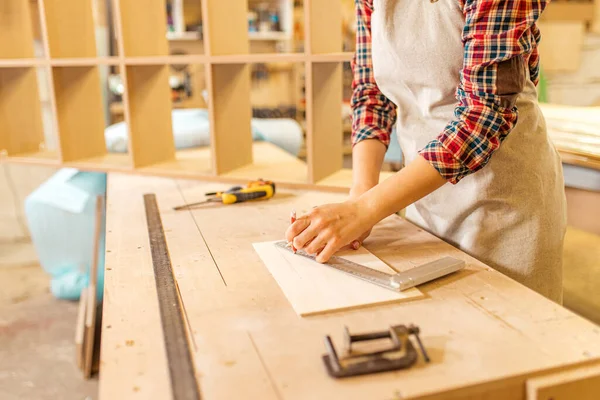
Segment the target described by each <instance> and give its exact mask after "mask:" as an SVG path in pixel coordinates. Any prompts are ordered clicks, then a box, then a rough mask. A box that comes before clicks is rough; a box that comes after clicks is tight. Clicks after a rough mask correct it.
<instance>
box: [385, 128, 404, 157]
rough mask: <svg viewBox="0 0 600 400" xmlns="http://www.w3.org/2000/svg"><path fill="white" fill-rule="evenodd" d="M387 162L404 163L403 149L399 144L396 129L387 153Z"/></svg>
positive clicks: (393, 130) (393, 131)
mask: <svg viewBox="0 0 600 400" xmlns="http://www.w3.org/2000/svg"><path fill="white" fill-rule="evenodd" d="M384 160H385V162H394V163H400V162H402V149H401V148H400V144H399V143H398V136H397V135H396V128H394V129H392V134H391V136H390V145H389V146H388V149H387V152H386V153H385V158H384Z"/></svg>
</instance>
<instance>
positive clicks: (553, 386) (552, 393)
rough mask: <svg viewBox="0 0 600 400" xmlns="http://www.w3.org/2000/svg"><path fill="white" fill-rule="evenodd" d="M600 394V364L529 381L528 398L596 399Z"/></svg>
mask: <svg viewBox="0 0 600 400" xmlns="http://www.w3.org/2000/svg"><path fill="white" fill-rule="evenodd" d="M599 394H600V366H598V365H597V366H589V367H582V368H577V369H574V370H571V371H566V372H564V371H563V372H557V373H554V374H551V375H546V376H541V377H539V378H533V379H529V380H528V381H527V400H548V399H554V400H561V399H565V400H566V399H577V400H596V399H597V398H598V395H599Z"/></svg>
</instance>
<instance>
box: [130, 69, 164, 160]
mask: <svg viewBox="0 0 600 400" xmlns="http://www.w3.org/2000/svg"><path fill="white" fill-rule="evenodd" d="M125 75H126V78H125V79H126V81H127V98H126V100H125V101H126V106H125V115H126V120H127V121H128V124H127V131H128V134H129V144H130V146H129V149H131V150H130V151H131V154H132V158H133V164H134V165H135V166H136V167H146V166H148V165H152V164H156V163H159V162H164V161H170V160H173V159H174V158H175V142H174V139H173V127H172V121H171V107H172V102H171V99H170V91H171V89H170V88H169V68H168V67H167V66H165V65H144V66H141V65H140V66H128V67H127V68H126V72H125ZM150 135H151V136H150ZM150 137H151V138H152V139H151V140H149V138H150Z"/></svg>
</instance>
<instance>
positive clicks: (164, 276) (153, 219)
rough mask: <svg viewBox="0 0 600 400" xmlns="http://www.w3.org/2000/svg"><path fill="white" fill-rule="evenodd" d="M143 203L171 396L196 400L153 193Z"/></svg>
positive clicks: (186, 342) (197, 394)
mask: <svg viewBox="0 0 600 400" xmlns="http://www.w3.org/2000/svg"><path fill="white" fill-rule="evenodd" d="M144 206H145V208H146V221H147V224H148V237H149V239H150V249H151V252H152V264H153V267H154V280H155V282H156V292H157V295H158V305H159V308H160V319H161V324H162V329H163V335H164V338H165V348H166V350H167V362H168V363H169V376H170V379H171V391H172V393H173V400H198V399H200V391H199V389H198V382H197V380H196V374H195V371H194V363H193V361H192V354H191V351H190V343H189V340H188V336H187V329H186V325H185V320H184V311H183V308H182V305H181V298H180V296H179V289H178V287H177V282H176V281H175V278H174V276H173V267H172V266H171V259H170V257H169V249H168V248H167V241H166V239H165V232H164V230H163V226H162V221H161V218H160V213H159V211H158V206H157V204H156V196H155V195H154V194H146V195H144Z"/></svg>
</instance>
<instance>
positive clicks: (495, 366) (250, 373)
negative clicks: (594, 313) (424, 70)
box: [100, 174, 600, 400]
mask: <svg viewBox="0 0 600 400" xmlns="http://www.w3.org/2000/svg"><path fill="white" fill-rule="evenodd" d="M228 186H229V185H227V184H217V183H214V182H213V183H211V182H197V181H175V180H173V179H161V178H142V177H134V176H126V175H119V174H111V175H110V176H109V182H108V196H109V198H108V215H107V224H108V232H107V258H106V275H105V302H104V315H103V316H104V318H105V320H104V322H103V326H102V335H103V337H102V352H101V371H100V400H107V399H123V400H127V399H137V398H148V399H164V398H168V394H167V393H169V390H170V386H169V382H168V370H167V364H166V359H165V355H164V345H163V342H162V340H163V339H162V331H161V330H160V319H159V314H158V307H157V301H156V290H155V288H154V277H153V275H152V264H151V261H150V253H149V249H148V245H147V243H148V237H147V231H146V220H145V215H144V209H143V205H142V204H143V201H142V195H143V194H144V193H156V195H157V198H158V205H159V208H160V211H161V217H162V219H163V225H164V228H165V234H166V239H167V245H168V247H169V254H170V257H171V261H172V263H173V268H174V274H175V277H176V279H177V283H178V286H179V288H180V292H181V298H182V303H183V305H184V307H185V309H186V314H187V316H188V322H189V327H190V331H191V332H192V338H193V347H194V349H195V351H194V361H195V368H196V370H197V371H198V374H197V378H198V382H199V386H200V390H201V392H202V397H203V398H205V399H230V398H231V399H237V398H249V399H254V398H257V399H292V400H295V399H314V398H336V399H337V398H343V399H365V398H368V399H394V398H395V399H398V398H403V399H404V400H408V399H419V400H423V399H427V400H441V399H480V398H486V399H494V400H496V399H499V400H500V399H501V400H523V399H524V397H525V385H526V382H527V380H529V379H531V378H534V377H538V376H543V375H546V374H551V373H556V372H563V371H564V372H568V371H570V370H572V369H574V368H577V367H579V366H582V365H589V366H591V365H599V364H600V328H598V326H597V325H594V324H593V323H591V322H589V321H587V320H585V319H583V318H581V317H579V316H577V315H575V314H574V313H572V312H570V311H568V310H566V309H564V308H562V307H560V306H558V305H556V304H554V303H552V302H550V301H548V300H546V299H545V298H543V297H542V296H540V295H538V294H536V293H534V292H532V291H531V290H529V289H527V288H525V287H523V286H522V285H520V284H518V283H516V282H514V281H512V280H511V279H509V278H507V277H505V276H503V275H501V274H500V273H498V272H496V271H494V270H493V269H491V268H489V267H487V266H485V265H484V264H482V263H480V262H478V261H477V260H475V259H473V258H472V257H469V256H468V255H466V254H464V253H462V252H461V251H460V250H458V249H456V248H454V247H452V246H450V245H449V244H446V243H444V242H442V241H441V240H440V239H438V238H436V237H434V236H433V235H430V234H429V233H427V232H425V231H423V230H422V229H419V228H417V227H415V226H414V225H412V224H410V223H408V222H406V221H404V220H402V219H400V218H398V217H391V218H388V219H386V220H384V221H383V222H382V223H380V224H379V225H378V226H376V227H375V229H374V230H373V233H372V235H371V236H370V238H369V239H368V240H367V241H366V242H365V243H366V247H367V249H368V250H369V251H371V252H372V253H373V254H374V255H376V256H377V257H378V258H379V259H381V260H382V261H383V262H385V263H386V264H388V265H390V266H392V267H393V268H394V269H397V270H399V271H402V270H405V269H408V268H412V267H414V266H416V265H420V264H423V263H425V262H428V261H433V260H435V259H438V258H440V257H443V256H452V257H456V258H459V259H462V260H464V261H465V262H467V265H468V267H467V268H466V269H465V270H463V271H460V272H458V273H457V274H455V275H454V276H453V277H447V278H445V279H444V280H443V282H435V281H434V282H430V283H428V284H425V285H423V286H421V287H420V290H421V291H422V292H423V293H424V294H425V297H424V298H423V299H420V300H415V301H409V302H403V303H399V304H387V305H382V306H377V307H370V308H368V309H355V310H348V311H343V312H337V313H331V314H323V315H315V316H312V317H310V318H300V317H298V315H297V314H296V312H295V311H294V310H293V308H292V307H291V306H290V303H289V301H288V300H287V299H286V297H285V295H284V294H283V292H282V291H281V289H280V287H279V285H278V284H277V282H276V281H275V280H274V279H273V277H272V276H271V274H270V273H269V271H268V270H267V269H266V268H265V266H264V264H263V262H262V261H261V259H260V257H259V256H258V255H257V254H256V252H255V251H254V249H253V248H252V243H254V242H257V241H272V240H281V239H282V237H283V232H284V231H285V229H286V228H287V227H288V226H289V212H290V210H291V209H296V210H297V211H299V212H300V211H302V210H306V209H310V208H311V207H312V206H313V205H317V204H323V203H331V202H339V201H343V200H344V199H345V198H346V196H345V195H343V194H333V193H319V192H311V191H297V190H284V189H281V190H278V193H277V195H276V196H275V197H274V198H273V199H271V200H269V201H267V202H257V203H245V204H241V205H238V206H215V205H212V206H210V207H206V208H199V209H195V210H193V211H186V212H181V211H180V212H176V211H173V210H172V207H174V206H177V205H180V204H184V203H188V202H190V201H192V200H195V199H200V198H202V197H203V194H204V193H205V192H207V191H210V190H220V189H224V188H227V187H228ZM398 323H414V324H416V325H418V326H419V327H420V328H421V338H422V340H423V342H424V345H425V346H426V347H427V349H428V350H429V354H430V356H431V359H432V362H431V363H430V364H427V365H425V364H423V363H422V362H419V364H418V365H417V367H416V368H413V369H411V370H407V371H401V372H394V373H384V374H378V375H372V376H365V377H360V378H355V379H348V380H333V379H331V378H329V376H328V375H327V373H326V372H325V370H324V367H323V364H322V362H321V355H322V354H323V353H324V351H325V349H324V346H323V337H324V335H326V334H330V335H332V338H333V340H334V342H335V343H336V344H338V343H343V341H342V340H343V334H342V332H343V327H344V325H347V326H348V327H349V329H350V330H351V331H353V332H365V331H372V330H382V329H386V328H387V327H388V326H389V325H390V324H398ZM132 342H133V343H132ZM126 343H130V344H131V346H127V345H126ZM232 382H234V383H235V384H232ZM135 388H137V389H135ZM134 389H135V390H134ZM469 396H470V397H469ZM486 396H487V397H486ZM494 396H495V397H494Z"/></svg>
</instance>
